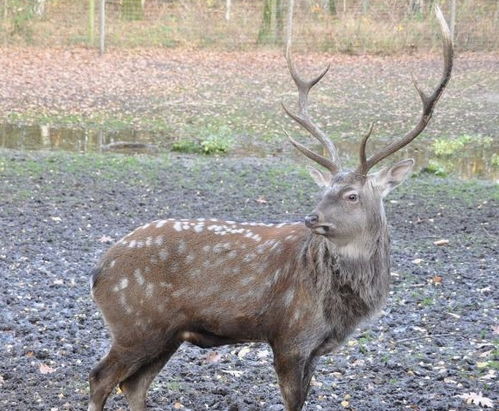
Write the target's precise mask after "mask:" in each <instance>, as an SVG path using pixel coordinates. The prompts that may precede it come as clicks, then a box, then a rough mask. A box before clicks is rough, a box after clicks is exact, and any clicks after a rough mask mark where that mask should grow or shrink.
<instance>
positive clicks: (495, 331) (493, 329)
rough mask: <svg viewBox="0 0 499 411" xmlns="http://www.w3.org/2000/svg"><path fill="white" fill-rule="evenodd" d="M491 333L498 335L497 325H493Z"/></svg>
mask: <svg viewBox="0 0 499 411" xmlns="http://www.w3.org/2000/svg"><path fill="white" fill-rule="evenodd" d="M492 332H493V333H494V334H496V335H497V334H499V325H493V326H492Z"/></svg>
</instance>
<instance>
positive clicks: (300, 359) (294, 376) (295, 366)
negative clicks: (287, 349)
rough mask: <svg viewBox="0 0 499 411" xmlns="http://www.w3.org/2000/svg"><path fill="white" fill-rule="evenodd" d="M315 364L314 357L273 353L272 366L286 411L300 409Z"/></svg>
mask: <svg viewBox="0 0 499 411" xmlns="http://www.w3.org/2000/svg"><path fill="white" fill-rule="evenodd" d="M315 364H316V359H315V357H314V356H312V355H309V356H303V355H299V354H296V353H295V354H289V353H276V352H274V365H275V369H276V372H277V376H278V378H279V387H280V388H281V393H282V397H283V399H284V404H285V406H286V410H287V411H299V410H301V409H302V407H303V404H304V403H305V399H306V397H307V393H308V389H309V387H310V380H311V379H312V374H313V371H314V367H315Z"/></svg>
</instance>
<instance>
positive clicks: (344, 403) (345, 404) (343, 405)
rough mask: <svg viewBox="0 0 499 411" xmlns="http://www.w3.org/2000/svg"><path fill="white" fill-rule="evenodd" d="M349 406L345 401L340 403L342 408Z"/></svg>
mask: <svg viewBox="0 0 499 411" xmlns="http://www.w3.org/2000/svg"><path fill="white" fill-rule="evenodd" d="M349 405H350V403H349V402H348V401H347V400H343V401H341V406H342V407H343V408H347V407H348V406H349Z"/></svg>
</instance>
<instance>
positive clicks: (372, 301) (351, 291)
mask: <svg viewBox="0 0 499 411" xmlns="http://www.w3.org/2000/svg"><path fill="white" fill-rule="evenodd" d="M362 243H363V244H359V243H358V244H355V245H345V246H337V245H335V244H334V243H333V242H332V241H330V240H329V239H327V238H325V237H323V236H319V235H317V234H312V233H311V234H309V237H308V239H307V241H306V242H305V246H304V249H303V253H302V261H303V263H304V265H305V266H306V267H307V271H308V272H309V273H310V275H311V276H312V278H314V279H315V281H316V283H317V286H318V290H319V292H320V293H321V294H322V297H323V299H324V300H327V299H328V298H330V294H334V293H336V294H338V292H341V293H344V292H346V291H348V292H347V293H346V294H348V298H351V297H352V296H353V297H355V298H356V302H357V303H358V305H359V306H362V307H364V308H363V309H362V310H361V311H365V315H366V316H369V315H371V314H373V313H374V312H375V311H377V310H379V308H380V307H381V306H382V304H383V303H384V301H385V299H386V296H387V294H388V286H389V280H390V256H389V252H390V249H389V248H390V240H389V236H388V231H387V229H386V227H383V229H382V230H380V231H379V233H378V234H377V235H376V236H375V237H374V238H373V237H371V238H369V239H367V237H366V239H363V240H362ZM325 302H326V301H325ZM326 305H327V304H326Z"/></svg>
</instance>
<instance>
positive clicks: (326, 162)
mask: <svg viewBox="0 0 499 411" xmlns="http://www.w3.org/2000/svg"><path fill="white" fill-rule="evenodd" d="M283 108H284V110H285V111H286V113H288V114H289V115H290V116H291V117H292V114H290V113H289V112H288V111H287V109H286V107H284V106H283ZM284 133H286V136H287V137H288V139H289V141H290V142H291V144H293V146H294V147H295V148H297V149H298V150H299V151H300V152H301V153H302V154H304V155H305V156H307V157H308V158H310V159H311V160H313V161H315V162H316V163H317V164H320V165H321V166H323V167H325V168H327V169H328V170H329V171H331V172H332V173H333V174H334V173H336V172H337V171H338V168H337V166H336V165H335V164H334V163H332V162H331V160H329V159H328V158H326V157H324V156H321V155H320V154H317V153H315V152H313V151H312V150H310V149H309V148H307V147H305V146H304V145H303V144H301V143H299V142H298V141H296V140H295V139H294V138H292V137H291V136H290V135H289V134H288V132H287V131H286V130H284Z"/></svg>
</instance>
